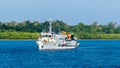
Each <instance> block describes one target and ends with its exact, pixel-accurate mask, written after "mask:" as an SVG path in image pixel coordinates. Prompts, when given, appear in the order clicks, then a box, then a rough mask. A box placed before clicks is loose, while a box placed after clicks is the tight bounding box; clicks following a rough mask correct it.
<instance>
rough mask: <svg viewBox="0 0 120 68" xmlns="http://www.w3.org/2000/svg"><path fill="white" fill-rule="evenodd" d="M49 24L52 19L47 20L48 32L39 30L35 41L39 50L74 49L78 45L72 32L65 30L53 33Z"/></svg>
mask: <svg viewBox="0 0 120 68" xmlns="http://www.w3.org/2000/svg"><path fill="white" fill-rule="evenodd" d="M51 24H52V21H50V22H49V32H41V33H40V35H41V36H40V37H39V38H38V40H37V41H36V43H37V46H38V49H39V50H62V49H75V48H76V47H78V46H79V45H80V43H79V42H78V39H77V38H76V37H74V35H73V34H70V33H67V32H65V31H62V32H60V33H54V32H53V31H52V26H51Z"/></svg>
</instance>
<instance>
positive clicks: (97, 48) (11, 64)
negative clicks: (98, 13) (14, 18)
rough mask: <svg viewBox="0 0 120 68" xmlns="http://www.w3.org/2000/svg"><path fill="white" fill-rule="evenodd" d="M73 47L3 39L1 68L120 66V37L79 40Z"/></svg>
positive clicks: (0, 59) (0, 49) (97, 67)
mask: <svg viewBox="0 0 120 68" xmlns="http://www.w3.org/2000/svg"><path fill="white" fill-rule="evenodd" d="M79 42H80V46H78V47H77V48H76V49H72V50H50V51H49V50H48V51H40V50H38V48H37V45H36V42H35V40H0V68H119V67H120V40H79Z"/></svg>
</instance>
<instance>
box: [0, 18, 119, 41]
mask: <svg viewBox="0 0 120 68" xmlns="http://www.w3.org/2000/svg"><path fill="white" fill-rule="evenodd" d="M116 24H117V23H116V22H109V23H107V24H105V25H99V24H98V23H97V22H93V23H92V24H90V25H87V24H84V23H82V22H80V23H78V24H77V25H68V24H66V23H65V22H63V21H59V20H56V21H53V23H52V31H53V32H55V33H59V32H60V31H66V32H70V33H73V34H74V35H75V36H77V37H78V38H80V39H120V35H119V34H120V25H116ZM43 31H45V32H48V31H49V21H45V22H39V21H29V20H27V21H23V22H16V21H11V22H0V39H7V38H11V39H17V38H20V39H30V38H31V39H36V38H37V37H38V36H39V33H40V32H43ZM12 35H13V37H12Z"/></svg>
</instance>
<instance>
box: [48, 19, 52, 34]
mask: <svg viewBox="0 0 120 68" xmlns="http://www.w3.org/2000/svg"><path fill="white" fill-rule="evenodd" d="M49 24H50V26H49V31H50V33H52V26H51V25H52V20H50V23H49Z"/></svg>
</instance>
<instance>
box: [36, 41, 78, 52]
mask: <svg viewBox="0 0 120 68" xmlns="http://www.w3.org/2000/svg"><path fill="white" fill-rule="evenodd" d="M36 43H37V46H38V49H39V50H69V49H75V48H76V47H77V46H78V45H79V44H77V45H76V46H71V47H68V46H56V45H46V46H44V45H41V44H39V41H37V42H36Z"/></svg>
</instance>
